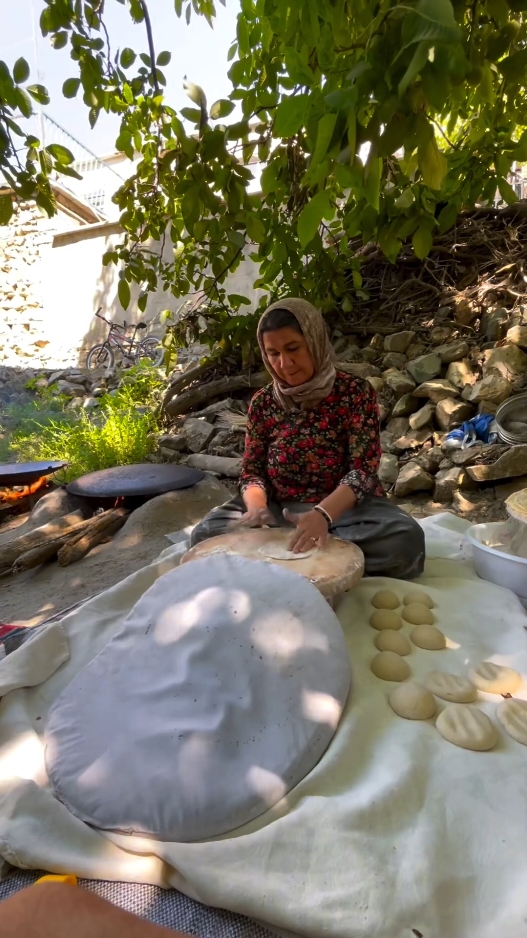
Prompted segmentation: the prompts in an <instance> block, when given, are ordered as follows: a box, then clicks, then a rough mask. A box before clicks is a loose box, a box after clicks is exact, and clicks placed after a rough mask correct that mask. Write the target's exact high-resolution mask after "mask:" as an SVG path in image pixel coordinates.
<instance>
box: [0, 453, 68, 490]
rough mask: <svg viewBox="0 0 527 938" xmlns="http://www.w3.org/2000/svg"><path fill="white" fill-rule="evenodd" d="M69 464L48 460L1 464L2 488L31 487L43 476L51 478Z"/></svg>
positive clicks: (0, 486)
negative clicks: (32, 483) (52, 474)
mask: <svg viewBox="0 0 527 938" xmlns="http://www.w3.org/2000/svg"><path fill="white" fill-rule="evenodd" d="M66 465H67V463H65V462H63V461H60V462H58V461H54V460H51V459H50V460H48V461H47V462H45V461H44V460H42V461H41V462H13V463H2V464H0V488H6V489H7V488H11V487H12V486H14V485H30V484H31V482H36V480H37V479H41V478H42V477H43V476H49V475H51V473H53V472H57V471H58V470H59V469H63V468H64V466H66Z"/></svg>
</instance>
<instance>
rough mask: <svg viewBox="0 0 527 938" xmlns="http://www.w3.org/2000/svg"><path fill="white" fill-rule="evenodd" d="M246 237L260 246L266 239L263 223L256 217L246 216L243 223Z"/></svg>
mask: <svg viewBox="0 0 527 938" xmlns="http://www.w3.org/2000/svg"><path fill="white" fill-rule="evenodd" d="M245 227H246V229H247V235H248V237H249V238H250V239H251V241H255V242H256V244H262V242H263V241H265V239H266V237H267V232H266V230H265V225H264V223H263V222H262V221H261V220H260V219H259V218H258V217H257V216H256V215H247V218H246V221H245Z"/></svg>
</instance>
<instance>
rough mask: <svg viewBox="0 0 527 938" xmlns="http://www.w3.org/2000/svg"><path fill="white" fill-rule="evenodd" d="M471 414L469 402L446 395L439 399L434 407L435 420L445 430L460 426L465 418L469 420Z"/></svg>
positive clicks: (472, 413)
mask: <svg viewBox="0 0 527 938" xmlns="http://www.w3.org/2000/svg"><path fill="white" fill-rule="evenodd" d="M473 415H474V410H473V408H472V407H471V406H470V404H464V403H463V401H456V400H454V398H452V397H446V398H445V399H444V400H443V401H439V404H438V405H437V407H436V420H437V422H438V424H439V426H440V427H441V429H442V430H446V431H447V432H448V431H450V430H453V429H454V428H455V427H460V426H461V424H462V423H464V422H465V420H470V418H471V417H472V416H473Z"/></svg>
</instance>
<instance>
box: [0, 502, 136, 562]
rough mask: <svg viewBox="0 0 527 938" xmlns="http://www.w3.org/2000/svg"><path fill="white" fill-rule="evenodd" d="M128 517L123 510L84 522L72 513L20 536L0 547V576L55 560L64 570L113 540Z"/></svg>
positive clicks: (104, 513) (113, 509)
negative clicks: (105, 541)
mask: <svg viewBox="0 0 527 938" xmlns="http://www.w3.org/2000/svg"><path fill="white" fill-rule="evenodd" d="M128 514H129V512H128V511H127V510H126V509H124V508H112V509H110V510H109V511H102V512H100V514H97V515H95V516H94V517H93V518H88V520H86V521H85V520H83V519H82V514H81V512H80V511H78V512H72V513H71V514H68V515H63V517H62V518H58V519H57V520H56V521H50V522H48V524H44V525H42V526H41V527H40V528H34V530H33V531H28V532H27V533H26V534H21V535H20V536H19V537H15V538H13V540H12V541H9V542H8V543H7V544H2V545H1V546H0V575H2V574H7V573H22V572H24V571H25V570H30V569H31V568H32V567H38V566H40V564H42V563H46V562H47V561H48V560H51V559H53V558H55V557H56V558H57V559H58V562H59V564H60V565H61V566H63V567H67V566H68V565H69V564H70V563H75V562H76V561H77V560H81V559H82V557H85V556H86V554H88V553H89V552H90V550H92V548H93V547H95V546H96V545H97V544H100V543H101V542H102V541H104V540H107V539H109V538H110V537H112V536H113V535H114V534H115V533H116V532H117V531H118V530H119V528H121V527H122V526H123V524H124V523H125V521H126V517H127V515H128Z"/></svg>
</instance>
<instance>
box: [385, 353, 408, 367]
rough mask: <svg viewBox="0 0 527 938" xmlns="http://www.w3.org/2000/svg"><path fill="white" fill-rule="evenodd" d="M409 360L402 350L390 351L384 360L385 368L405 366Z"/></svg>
mask: <svg viewBox="0 0 527 938" xmlns="http://www.w3.org/2000/svg"><path fill="white" fill-rule="evenodd" d="M407 361H408V359H407V357H406V355H403V354H402V352H388V354H387V355H385V356H384V358H383V360H382V367H383V368H404V366H405V365H406V362H407Z"/></svg>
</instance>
